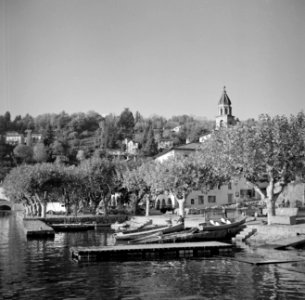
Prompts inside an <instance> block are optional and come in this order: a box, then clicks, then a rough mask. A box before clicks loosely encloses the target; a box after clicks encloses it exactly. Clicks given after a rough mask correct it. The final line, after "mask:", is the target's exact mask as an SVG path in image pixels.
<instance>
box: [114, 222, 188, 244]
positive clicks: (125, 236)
mask: <svg viewBox="0 0 305 300" xmlns="http://www.w3.org/2000/svg"><path fill="white" fill-rule="evenodd" d="M183 229H184V224H183V223H179V224H177V225H173V226H167V225H164V226H161V227H157V228H154V229H150V230H144V231H138V232H132V233H125V232H119V233H114V234H113V236H114V238H115V239H116V240H125V241H128V240H135V239H139V238H142V237H145V236H148V235H152V234H158V233H163V234H166V233H171V232H176V231H180V230H183Z"/></svg>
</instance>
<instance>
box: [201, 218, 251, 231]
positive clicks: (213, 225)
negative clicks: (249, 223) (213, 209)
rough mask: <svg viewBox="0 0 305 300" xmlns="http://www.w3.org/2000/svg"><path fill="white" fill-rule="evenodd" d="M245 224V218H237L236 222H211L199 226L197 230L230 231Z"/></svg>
mask: <svg viewBox="0 0 305 300" xmlns="http://www.w3.org/2000/svg"><path fill="white" fill-rule="evenodd" d="M245 222H246V217H242V218H238V219H236V220H230V219H223V218H221V219H220V220H219V221H217V222H215V221H213V220H211V221H209V222H206V223H201V224H199V229H200V230H201V231H219V230H222V229H230V228H235V227H239V226H241V225H242V224H244V223H245Z"/></svg>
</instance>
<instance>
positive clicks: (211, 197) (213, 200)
mask: <svg viewBox="0 0 305 300" xmlns="http://www.w3.org/2000/svg"><path fill="white" fill-rule="evenodd" d="M208 202H209V203H216V196H208Z"/></svg>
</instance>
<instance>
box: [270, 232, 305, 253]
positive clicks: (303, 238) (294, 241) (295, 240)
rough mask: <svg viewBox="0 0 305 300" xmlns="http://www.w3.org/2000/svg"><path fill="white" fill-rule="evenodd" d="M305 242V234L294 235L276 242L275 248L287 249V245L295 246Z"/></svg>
mask: <svg viewBox="0 0 305 300" xmlns="http://www.w3.org/2000/svg"><path fill="white" fill-rule="evenodd" d="M303 244H305V235H297V236H292V237H289V238H286V239H281V240H279V241H277V242H276V246H275V247H274V249H278V250H280V249H285V248H287V247H295V246H300V245H303Z"/></svg>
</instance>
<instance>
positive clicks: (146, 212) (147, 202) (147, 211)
mask: <svg viewBox="0 0 305 300" xmlns="http://www.w3.org/2000/svg"><path fill="white" fill-rule="evenodd" d="M149 197H150V196H149V195H147V196H146V211H145V216H146V217H148V216H149V205H150V201H149Z"/></svg>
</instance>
